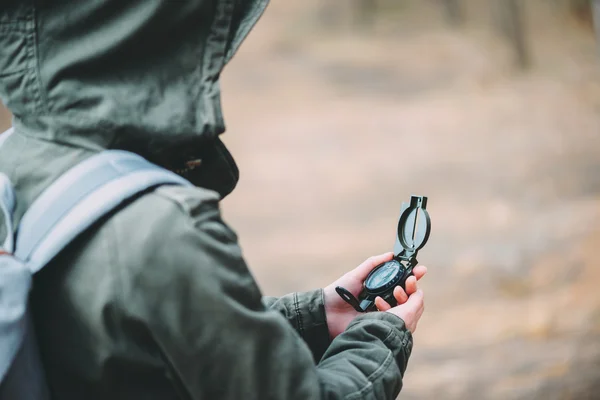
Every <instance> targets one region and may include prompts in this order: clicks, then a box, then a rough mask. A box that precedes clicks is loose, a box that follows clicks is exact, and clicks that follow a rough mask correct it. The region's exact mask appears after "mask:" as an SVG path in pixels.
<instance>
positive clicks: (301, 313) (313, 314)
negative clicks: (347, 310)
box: [293, 289, 331, 362]
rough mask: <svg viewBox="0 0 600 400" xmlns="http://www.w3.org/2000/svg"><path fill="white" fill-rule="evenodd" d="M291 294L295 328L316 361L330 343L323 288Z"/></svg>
mask: <svg viewBox="0 0 600 400" xmlns="http://www.w3.org/2000/svg"><path fill="white" fill-rule="evenodd" d="M293 296H294V307H295V313H296V318H297V323H298V327H297V330H298V332H299V333H300V335H301V336H302V337H303V338H304V341H305V342H306V343H307V344H308V347H310V350H311V351H312V353H313V359H314V360H315V362H318V361H319V360H320V359H321V357H323V354H324V353H325V350H327V348H328V347H329V345H330V344H331V338H330V337H329V328H328V327H327V318H326V316H325V298H324V296H323V289H317V290H313V291H309V292H301V293H294V294H293Z"/></svg>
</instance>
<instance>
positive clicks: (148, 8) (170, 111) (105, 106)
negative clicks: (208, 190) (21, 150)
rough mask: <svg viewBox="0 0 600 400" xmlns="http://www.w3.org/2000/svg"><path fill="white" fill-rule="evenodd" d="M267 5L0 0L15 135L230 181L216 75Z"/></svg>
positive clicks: (2, 63) (0, 43)
mask: <svg viewBox="0 0 600 400" xmlns="http://www.w3.org/2000/svg"><path fill="white" fill-rule="evenodd" d="M267 2H268V0H248V1H246V0H229V1H227V0H186V1H177V0H77V1H74V0H71V1H64V0H48V1H44V2H34V1H33V0H4V1H3V7H2V9H1V10H0V96H1V98H2V101H3V102H4V104H5V105H6V106H7V107H8V108H9V110H10V111H11V112H12V113H13V116H14V120H13V124H14V126H15V128H16V131H17V132H19V133H22V134H25V135H29V136H33V137H36V138H39V139H42V140H47V141H53V142H57V143H61V144H65V145H68V146H75V147H82V148H87V149H92V150H98V151H99V150H102V149H108V148H112V149H123V150H129V151H134V152H136V153H138V154H140V155H142V156H144V157H146V158H147V159H149V160H150V161H152V162H155V163H157V164H159V165H162V166H164V167H166V168H169V169H171V170H174V171H180V172H181V173H182V174H185V175H187V176H186V177H187V178H189V179H191V180H196V182H195V183H198V184H200V185H201V186H209V184H205V181H208V182H212V183H210V185H214V184H215V182H216V184H217V185H219V184H220V183H222V182H223V179H226V178H228V179H230V180H231V179H233V180H234V181H235V182H237V168H236V167H235V163H234V162H233V159H232V158H231V156H230V155H229V153H228V151H227V149H226V148H225V146H224V145H223V144H222V143H221V141H220V140H219V139H218V136H219V135H220V134H221V133H222V132H224V130H225V126H224V122H223V116H222V112H221V102H220V89H219V76H220V73H221V71H222V70H223V67H224V66H225V64H226V63H227V62H228V61H229V60H230V59H231V57H232V56H233V55H234V54H235V52H236V50H237V49H238V47H239V46H240V44H241V42H242V41H243V39H244V38H245V37H246V35H247V34H248V33H249V31H250V30H251V29H252V27H253V26H254V24H255V23H256V22H257V20H258V19H259V17H260V15H261V14H262V12H263V11H264V9H265V7H266V5H267ZM213 171H215V172H214V173H213ZM217 174H221V175H222V176H221V175H217ZM235 182H229V183H228V184H225V186H231V185H235ZM231 189H232V187H230V188H229V189H226V188H216V190H217V191H219V192H221V193H222V194H224V192H228V190H229V191H230V190H231ZM225 194H226V193H225Z"/></svg>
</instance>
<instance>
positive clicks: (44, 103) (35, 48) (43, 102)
mask: <svg viewBox="0 0 600 400" xmlns="http://www.w3.org/2000/svg"><path fill="white" fill-rule="evenodd" d="M31 19H32V25H33V26H32V27H31V33H30V34H31V36H32V42H33V43H32V52H33V61H34V62H35V83H36V84H35V91H36V94H35V95H36V97H37V99H38V102H39V105H38V106H39V108H40V111H42V113H47V112H48V108H49V107H48V99H47V98H46V96H45V92H44V91H43V90H42V76H41V72H40V71H41V67H40V57H39V41H38V38H39V36H38V24H37V13H36V8H35V7H32V10H31Z"/></svg>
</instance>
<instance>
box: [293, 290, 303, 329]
mask: <svg viewBox="0 0 600 400" xmlns="http://www.w3.org/2000/svg"><path fill="white" fill-rule="evenodd" d="M294 308H295V310H296V323H297V325H298V332H300V335H301V336H302V337H304V323H303V321H302V312H301V311H300V303H299V301H298V293H294Z"/></svg>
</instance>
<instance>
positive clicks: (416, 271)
mask: <svg viewBox="0 0 600 400" xmlns="http://www.w3.org/2000/svg"><path fill="white" fill-rule="evenodd" d="M412 272H413V275H414V276H415V278H417V280H420V279H421V278H422V277H423V276H425V274H426V273H427V267H426V266H424V265H417V266H416V267H414V268H413V271H412Z"/></svg>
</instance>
